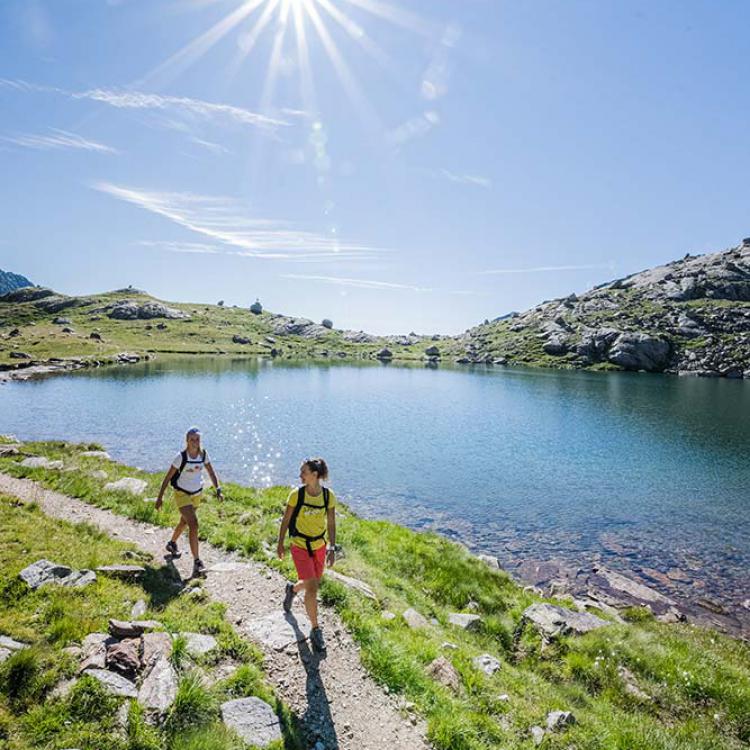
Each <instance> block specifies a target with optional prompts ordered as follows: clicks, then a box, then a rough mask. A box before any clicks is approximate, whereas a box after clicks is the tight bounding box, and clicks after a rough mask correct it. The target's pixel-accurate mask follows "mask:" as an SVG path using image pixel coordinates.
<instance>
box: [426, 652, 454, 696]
mask: <svg viewBox="0 0 750 750" xmlns="http://www.w3.org/2000/svg"><path fill="white" fill-rule="evenodd" d="M427 673H428V674H429V675H430V677H432V679H433V680H435V681H436V682H439V683H440V684H441V685H445V687H447V688H448V689H449V690H452V691H453V692H454V693H456V694H458V692H459V691H460V690H461V676H460V675H459V674H458V671H457V670H456V668H455V667H454V666H453V664H451V663H450V662H449V661H448V659H446V658H445V657H444V656H438V658H437V659H435V660H434V661H433V662H432V663H431V664H430V665H429V666H428V667H427Z"/></svg>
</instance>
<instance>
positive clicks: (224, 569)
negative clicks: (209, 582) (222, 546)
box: [206, 562, 252, 573]
mask: <svg viewBox="0 0 750 750" xmlns="http://www.w3.org/2000/svg"><path fill="white" fill-rule="evenodd" d="M251 567H252V565H250V563H241V562H217V563H214V564H213V565H210V566H209V567H208V568H206V573H234V572H235V571H237V570H249V569H250V568H251Z"/></svg>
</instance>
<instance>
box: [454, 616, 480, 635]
mask: <svg viewBox="0 0 750 750" xmlns="http://www.w3.org/2000/svg"><path fill="white" fill-rule="evenodd" d="M448 622H449V623H450V624H451V625H455V626H456V627H457V628H463V629H464V630H471V631H477V630H479V629H480V628H481V625H482V618H481V617H480V616H479V615H468V614H463V613H460V612H451V614H449V615H448Z"/></svg>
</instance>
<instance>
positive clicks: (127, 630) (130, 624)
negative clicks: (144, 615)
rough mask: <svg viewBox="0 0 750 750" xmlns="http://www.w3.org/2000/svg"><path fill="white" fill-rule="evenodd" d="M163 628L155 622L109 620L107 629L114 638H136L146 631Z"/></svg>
mask: <svg viewBox="0 0 750 750" xmlns="http://www.w3.org/2000/svg"><path fill="white" fill-rule="evenodd" d="M161 627H164V626H163V625H162V624H161V623H160V622H157V621H156V620H115V619H114V618H112V619H110V621H109V625H108V629H109V633H110V635H112V636H114V637H115V638H137V637H138V636H140V635H143V634H144V633H145V632H146V631H147V630H156V629H157V628H161Z"/></svg>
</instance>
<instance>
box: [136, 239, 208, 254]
mask: <svg viewBox="0 0 750 750" xmlns="http://www.w3.org/2000/svg"><path fill="white" fill-rule="evenodd" d="M136 244H138V245H140V246H141V247H153V248H156V249H157V250H165V251H166V252H169V253H189V254H192V255H221V254H222V252H223V251H222V248H220V247H217V246H216V245H206V244H204V243H202V242H173V241H170V240H141V241H140V242H138V243H136Z"/></svg>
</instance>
